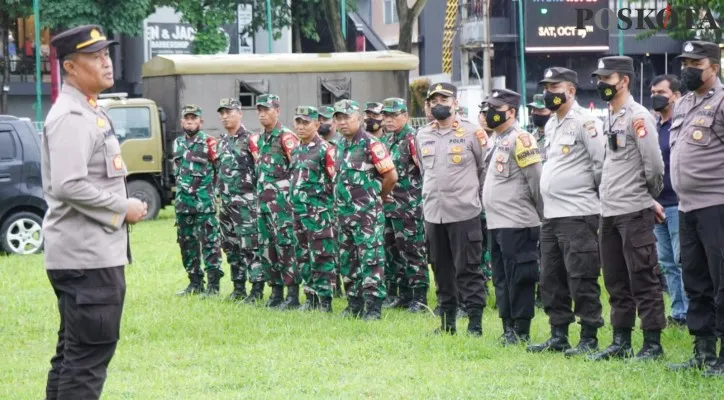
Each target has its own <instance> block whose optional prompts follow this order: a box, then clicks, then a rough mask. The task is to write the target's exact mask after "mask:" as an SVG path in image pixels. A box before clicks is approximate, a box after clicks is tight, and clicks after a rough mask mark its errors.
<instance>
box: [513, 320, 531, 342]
mask: <svg viewBox="0 0 724 400" xmlns="http://www.w3.org/2000/svg"><path fill="white" fill-rule="evenodd" d="M515 336H517V337H518V342H522V343H528V342H530V320H529V319H516V320H515Z"/></svg>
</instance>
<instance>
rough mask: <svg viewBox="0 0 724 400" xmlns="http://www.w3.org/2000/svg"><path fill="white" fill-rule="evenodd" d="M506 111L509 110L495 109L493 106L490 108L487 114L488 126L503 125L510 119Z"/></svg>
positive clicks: (492, 127)
mask: <svg viewBox="0 0 724 400" xmlns="http://www.w3.org/2000/svg"><path fill="white" fill-rule="evenodd" d="M506 112H507V111H497V110H493V109H492V108H491V109H490V110H488V112H487V114H485V122H486V123H487V124H488V127H490V128H491V129H495V128H497V127H499V126H500V125H503V124H504V123H505V121H507V120H508V117H506V116H505V113H506ZM496 117H497V118H496Z"/></svg>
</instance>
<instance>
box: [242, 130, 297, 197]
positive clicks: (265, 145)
mask: <svg viewBox="0 0 724 400" xmlns="http://www.w3.org/2000/svg"><path fill="white" fill-rule="evenodd" d="M251 141H252V143H251V145H252V155H253V156H254V159H255V160H256V161H257V164H256V171H257V183H256V189H257V194H258V195H259V202H263V203H271V202H279V201H280V200H281V201H284V202H287V201H288V200H289V199H288V198H286V197H287V196H288V193H289V179H290V177H291V169H290V160H291V158H292V151H293V150H294V148H295V147H297V145H298V144H299V139H297V136H296V135H295V134H294V132H292V131H290V130H289V128H287V127H285V126H282V124H281V123H277V126H275V127H274V129H272V131H271V132H262V133H260V134H256V135H253V136H252V139H251ZM279 193H281V194H282V196H284V197H282V198H278V194H279Z"/></svg>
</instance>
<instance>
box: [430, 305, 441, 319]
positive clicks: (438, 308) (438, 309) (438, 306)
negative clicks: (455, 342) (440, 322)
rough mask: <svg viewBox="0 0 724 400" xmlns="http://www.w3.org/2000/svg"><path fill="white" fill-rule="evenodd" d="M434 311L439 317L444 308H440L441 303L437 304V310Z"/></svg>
mask: <svg viewBox="0 0 724 400" xmlns="http://www.w3.org/2000/svg"><path fill="white" fill-rule="evenodd" d="M432 313H433V314H435V316H436V317H439V316H441V315H442V309H441V308H440V304H438V305H437V306H435V310H433V312H432Z"/></svg>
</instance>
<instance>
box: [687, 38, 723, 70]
mask: <svg viewBox="0 0 724 400" xmlns="http://www.w3.org/2000/svg"><path fill="white" fill-rule="evenodd" d="M682 49H683V50H684V52H683V53H681V54H680V55H678V56H676V58H677V59H682V58H690V59H693V60H702V59H704V58H708V59H710V60H711V63H712V64H721V49H720V48H719V46H718V45H717V44H716V43H711V42H704V41H701V40H692V41H689V42H686V43H684V47H683V48H682Z"/></svg>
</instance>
